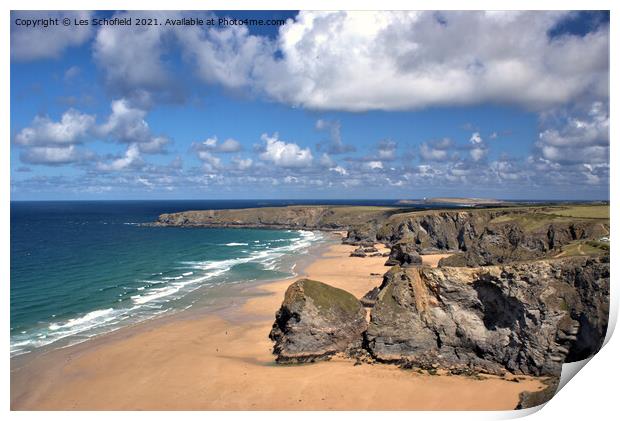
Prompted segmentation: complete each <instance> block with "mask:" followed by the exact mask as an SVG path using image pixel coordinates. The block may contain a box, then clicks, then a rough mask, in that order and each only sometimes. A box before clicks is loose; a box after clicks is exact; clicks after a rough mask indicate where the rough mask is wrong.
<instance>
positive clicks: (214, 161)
mask: <svg viewBox="0 0 620 421" xmlns="http://www.w3.org/2000/svg"><path fill="white" fill-rule="evenodd" d="M198 159H200V160H201V161H202V162H204V169H205V170H206V171H207V172H214V171H217V170H219V169H220V168H222V160H221V158H218V157H217V156H215V155H213V154H212V153H211V152H209V151H204V150H203V151H198Z"/></svg>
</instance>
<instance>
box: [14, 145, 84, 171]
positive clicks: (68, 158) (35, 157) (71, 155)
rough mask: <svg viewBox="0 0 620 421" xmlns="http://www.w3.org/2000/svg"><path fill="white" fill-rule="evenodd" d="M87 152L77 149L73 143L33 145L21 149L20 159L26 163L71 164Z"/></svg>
mask: <svg viewBox="0 0 620 421" xmlns="http://www.w3.org/2000/svg"><path fill="white" fill-rule="evenodd" d="M86 157H87V154H85V153H82V152H80V151H79V150H78V148H77V147H76V146H75V145H68V146H34V147H31V148H27V149H25V150H23V151H22V152H21V154H20V157H19V158H20V160H21V161H22V162H24V163H27V164H38V165H52V166H53V165H64V164H73V163H76V162H79V161H81V160H82V159H85V158H86Z"/></svg>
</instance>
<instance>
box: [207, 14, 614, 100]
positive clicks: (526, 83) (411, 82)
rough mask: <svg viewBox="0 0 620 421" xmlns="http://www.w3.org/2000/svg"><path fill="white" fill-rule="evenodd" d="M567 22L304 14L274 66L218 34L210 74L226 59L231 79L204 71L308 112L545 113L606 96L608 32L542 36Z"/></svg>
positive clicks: (285, 36)
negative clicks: (444, 109) (450, 108)
mask: <svg viewBox="0 0 620 421" xmlns="http://www.w3.org/2000/svg"><path fill="white" fill-rule="evenodd" d="M566 16H567V14H566V13H563V12H503V13H499V14H498V13H485V12H444V13H442V22H439V20H438V17H437V14H436V13H433V12H365V11H355V12H310V11H302V12H300V13H299V15H298V16H297V17H296V19H295V20H294V21H293V20H291V21H289V23H287V24H286V25H284V26H282V27H281V28H280V32H279V37H278V39H277V40H276V41H275V42H274V44H275V45H277V47H278V48H279V49H280V53H281V57H282V58H281V59H275V58H273V52H272V49H271V48H269V47H268V46H266V45H265V42H266V40H262V41H263V42H259V41H258V40H256V39H255V38H252V37H251V36H249V35H247V34H246V33H244V32H242V31H237V32H235V34H234V35H231V34H226V35H224V34H223V35H222V37H221V38H218V41H220V43H219V44H218V45H217V48H218V49H219V50H221V51H223V53H222V54H220V55H219V56H217V57H218V58H219V62H218V66H217V67H218V68H219V67H226V63H227V60H228V61H230V64H231V66H232V69H233V70H231V71H228V72H219V73H217V74H216V73H214V72H213V71H212V70H209V72H210V73H209V74H210V80H211V81H217V82H219V83H223V84H227V83H229V82H227V78H229V77H231V76H230V75H231V73H232V75H233V77H232V79H233V80H235V86H237V87H239V86H250V87H251V88H252V89H254V90H259V91H263V92H265V93H266V94H267V95H268V96H270V97H272V98H274V99H276V100H279V101H282V102H285V103H290V104H294V105H299V106H303V107H307V108H312V109H330V110H336V109H338V110H349V111H364V110H398V109H416V108H423V107H429V106H439V105H467V104H477V103H483V102H502V103H509V104H517V105H522V106H525V107H527V108H542V107H548V106H551V105H556V104H564V103H567V102H569V101H571V100H575V99H578V98H580V97H582V96H584V95H589V94H591V93H592V92H597V93H605V92H607V76H606V75H607V73H608V70H607V69H608V61H609V53H608V50H609V31H608V28H607V27H602V28H600V29H599V30H598V31H596V32H594V33H591V34H588V35H587V36H585V37H581V36H572V35H564V36H562V37H560V38H558V39H550V38H549V36H548V32H549V31H550V30H551V29H552V28H554V27H555V25H556V24H557V23H558V22H559V21H560V20H561V19H563V18H564V17H566ZM334 28H337V30H335V29H334ZM497 34H501V36H498V35H497ZM235 47H236V48H237V50H240V49H241V48H242V51H243V57H246V58H247V60H248V61H251V62H252V65H251V66H250V65H243V66H239V63H238V62H239V60H240V59H239V58H237V54H231V53H230V52H231V51H233V50H231V49H232V48H235ZM205 50H207V51H211V50H212V47H211V48H205ZM226 52H228V53H226ZM210 54H211V56H212V57H214V55H213V53H210ZM231 57H235V58H234V60H233V59H231ZM317 58H318V59H317ZM214 61H215V60H214V59H212V60H210V61H209V63H210V64H211V63H213V62H214ZM242 61H243V63H246V61H245V60H242ZM206 68H207V67H206V66H205V69H206Z"/></svg>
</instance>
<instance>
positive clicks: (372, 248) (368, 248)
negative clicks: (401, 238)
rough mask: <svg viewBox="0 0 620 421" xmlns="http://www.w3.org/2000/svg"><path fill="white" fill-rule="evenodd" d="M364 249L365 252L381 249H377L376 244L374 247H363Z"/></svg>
mask: <svg viewBox="0 0 620 421" xmlns="http://www.w3.org/2000/svg"><path fill="white" fill-rule="evenodd" d="M362 251H363V252H364V253H378V252H379V250H377V248H376V247H375V246H372V247H362Z"/></svg>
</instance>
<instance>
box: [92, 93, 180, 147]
mask: <svg viewBox="0 0 620 421" xmlns="http://www.w3.org/2000/svg"><path fill="white" fill-rule="evenodd" d="M111 107H112V113H111V114H110V115H109V117H108V120H107V121H106V122H105V123H104V124H102V125H100V126H99V127H97V134H98V135H99V136H100V137H112V138H113V140H116V141H118V142H122V143H136V144H138V147H139V148H140V151H141V152H144V153H152V154H154V153H163V152H165V147H166V145H168V143H170V140H169V139H168V138H166V137H164V136H153V134H152V133H151V129H150V127H149V125H148V123H147V122H146V120H145V119H144V118H145V117H146V114H147V113H146V111H145V110H143V109H140V108H138V107H136V106H134V105H133V104H131V102H130V101H129V100H127V99H126V98H122V99H119V100H115V101H112V104H111Z"/></svg>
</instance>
